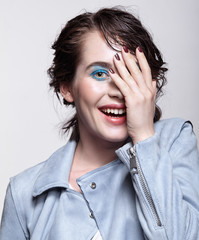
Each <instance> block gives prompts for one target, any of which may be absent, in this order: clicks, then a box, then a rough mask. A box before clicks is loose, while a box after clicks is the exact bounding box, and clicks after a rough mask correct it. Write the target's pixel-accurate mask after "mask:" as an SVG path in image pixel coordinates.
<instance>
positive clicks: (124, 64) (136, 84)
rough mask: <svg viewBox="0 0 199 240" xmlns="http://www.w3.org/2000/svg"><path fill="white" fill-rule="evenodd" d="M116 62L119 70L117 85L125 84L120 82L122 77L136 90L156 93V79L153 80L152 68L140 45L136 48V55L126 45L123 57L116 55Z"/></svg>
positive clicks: (122, 53)
mask: <svg viewBox="0 0 199 240" xmlns="http://www.w3.org/2000/svg"><path fill="white" fill-rule="evenodd" d="M114 64H115V67H116V70H117V72H118V76H117V77H115V76H114V80H116V79H117V80H116V81H117V83H116V84H117V85H118V84H119V85H121V86H123V87H124V86H125V85H124V84H123V83H119V79H121V80H123V82H125V84H127V85H128V87H129V88H130V89H131V90H132V91H134V92H139V91H140V92H146V91H150V92H151V93H153V95H154V94H155V92H156V81H153V80H152V76H151V69H150V67H149V64H148V62H147V59H146V57H145V55H144V53H143V52H142V49H141V48H140V47H138V48H137V49H136V56H134V55H132V54H131V53H130V52H129V50H128V49H127V48H126V47H124V48H123V49H122V52H121V57H120V56H119V55H118V54H116V55H115V57H114ZM118 87H119V86H118ZM125 89H126V87H125Z"/></svg>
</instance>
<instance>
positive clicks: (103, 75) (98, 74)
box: [90, 69, 110, 81]
mask: <svg viewBox="0 0 199 240" xmlns="http://www.w3.org/2000/svg"><path fill="white" fill-rule="evenodd" d="M90 76H91V77H92V78H94V79H96V80H97V81H104V80H107V79H109V78H110V75H109V73H108V71H107V70H104V69H98V70H95V71H93V72H92V73H91V74H90Z"/></svg>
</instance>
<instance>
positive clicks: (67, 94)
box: [60, 85, 74, 103]
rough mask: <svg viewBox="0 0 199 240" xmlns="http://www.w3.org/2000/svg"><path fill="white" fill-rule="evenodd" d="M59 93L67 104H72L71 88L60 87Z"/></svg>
mask: <svg viewBox="0 0 199 240" xmlns="http://www.w3.org/2000/svg"><path fill="white" fill-rule="evenodd" d="M60 93H61V95H62V97H63V98H64V99H65V100H66V101H67V102H69V103H72V102H73V101H74V99H73V96H72V92H71V88H70V87H69V86H67V85H61V86H60Z"/></svg>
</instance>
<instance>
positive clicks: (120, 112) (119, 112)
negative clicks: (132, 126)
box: [99, 108, 126, 118]
mask: <svg viewBox="0 0 199 240" xmlns="http://www.w3.org/2000/svg"><path fill="white" fill-rule="evenodd" d="M99 110H100V111H101V112H102V113H103V114H105V115H106V116H109V117H113V118H120V117H123V116H126V109H125V108H120V109H117V108H101V109H99Z"/></svg>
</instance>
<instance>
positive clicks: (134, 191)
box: [0, 8, 199, 240]
mask: <svg viewBox="0 0 199 240" xmlns="http://www.w3.org/2000/svg"><path fill="white" fill-rule="evenodd" d="M53 49H54V50H55V57H54V60H53V64H52V66H51V68H50V69H49V74H50V76H51V83H50V86H51V87H52V88H54V91H55V92H56V94H57V96H58V97H60V95H61V96H62V97H63V101H64V104H66V105H73V106H74V107H75V108H76V115H75V116H73V118H72V119H71V120H70V121H69V122H67V123H66V124H65V125H64V127H63V129H64V130H65V131H66V132H67V131H68V130H69V129H71V128H72V129H73V133H72V135H71V139H70V141H69V142H68V143H67V144H66V146H63V147H62V148H61V149H59V150H58V151H56V152H55V153H54V154H53V155H52V156H51V157H50V158H49V159H48V160H47V161H45V162H43V163H41V164H39V165H37V166H35V167H33V168H30V169H28V170H26V171H24V172H23V173H21V174H19V175H18V176H16V177H14V178H12V179H11V181H10V184H9V186H8V190H7V195H6V200H5V207H4V213H3V218H2V225H1V231H0V239H1V240H5V239H20V240H22V239H31V240H38V239H48V240H55V239H59V240H65V239H67V240H68V239H73V240H76V239H86V240H87V239H106V240H110V239H114V240H115V239H118V240H122V239H153V240H154V239H158V240H160V239H172V240H174V239H178V240H179V239H191V240H195V239H199V224H198V222H199V190H198V184H199V174H198V172H199V158H198V152H197V145H196V138H195V135H194V133H193V130H192V125H191V123H190V122H186V121H184V120H182V119H169V120H161V121H160V120H159V119H160V117H161V111H160V109H159V108H158V106H157V105H156V101H157V98H158V97H159V96H160V94H161V92H162V87H163V85H164V84H165V83H166V79H165V72H166V71H167V69H166V68H165V67H164V64H165V63H164V62H163V60H162V57H161V54H160V52H159V50H158V49H157V47H156V46H155V45H154V43H153V41H152V38H151V36H150V35H149V33H148V32H147V31H146V30H145V28H144V27H143V26H142V24H141V23H140V21H139V20H138V19H136V18H135V17H134V16H133V15H132V14H130V13H127V12H126V11H124V10H121V9H117V8H112V9H101V10H99V11H98V12H97V13H85V14H81V15H79V16H77V17H76V18H74V19H72V20H70V21H69V22H68V23H67V24H66V26H65V27H64V28H63V30H62V32H61V34H60V36H59V37H58V39H57V40H56V42H55V43H54V45H53Z"/></svg>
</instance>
